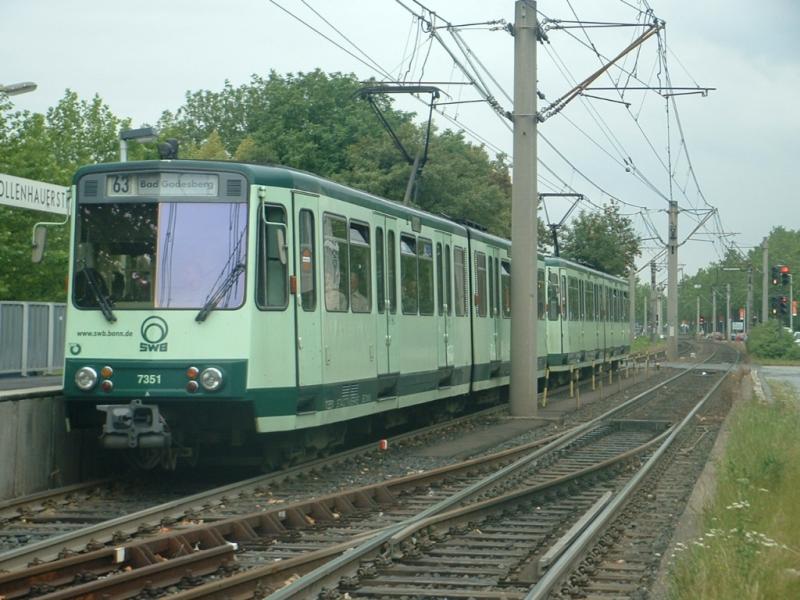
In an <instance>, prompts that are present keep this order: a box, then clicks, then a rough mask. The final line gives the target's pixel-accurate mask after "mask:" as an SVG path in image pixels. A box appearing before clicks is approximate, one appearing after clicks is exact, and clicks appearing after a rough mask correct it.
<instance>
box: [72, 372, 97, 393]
mask: <svg viewBox="0 0 800 600" xmlns="http://www.w3.org/2000/svg"><path fill="white" fill-rule="evenodd" d="M75 385H77V386H78V388H79V389H80V390H82V391H84V392H88V391H89V390H91V389H92V388H93V387H94V386H96V385H97V371H95V370H94V369H93V368H92V367H81V368H80V369H78V370H77V371H76V372H75Z"/></svg>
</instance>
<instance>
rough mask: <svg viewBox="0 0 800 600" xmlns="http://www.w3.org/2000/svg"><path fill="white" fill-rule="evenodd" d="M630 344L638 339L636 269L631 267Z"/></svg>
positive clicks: (629, 295) (629, 296)
mask: <svg viewBox="0 0 800 600" xmlns="http://www.w3.org/2000/svg"><path fill="white" fill-rule="evenodd" d="M628 327H629V328H630V333H629V335H628V343H630V344H631V345H632V344H633V339H634V338H635V337H636V267H635V266H634V265H631V266H630V269H628Z"/></svg>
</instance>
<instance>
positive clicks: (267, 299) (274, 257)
mask: <svg viewBox="0 0 800 600" xmlns="http://www.w3.org/2000/svg"><path fill="white" fill-rule="evenodd" d="M258 258H259V267H258V277H257V281H256V303H257V304H258V306H259V307H260V308H267V309H283V308H286V307H287V306H288V304H289V278H288V271H287V268H288V265H287V262H288V261H287V260H286V211H285V210H284V208H283V207H282V206H277V205H274V204H265V205H264V220H263V221H262V222H261V235H260V238H259V249H258Z"/></svg>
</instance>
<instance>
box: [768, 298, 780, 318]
mask: <svg viewBox="0 0 800 600" xmlns="http://www.w3.org/2000/svg"><path fill="white" fill-rule="evenodd" d="M769 302H770V312H771V313H772V314H773V315H777V314H778V297H777V296H772V297H771V298H770V299H769Z"/></svg>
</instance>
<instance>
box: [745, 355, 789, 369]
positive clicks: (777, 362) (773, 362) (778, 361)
mask: <svg viewBox="0 0 800 600" xmlns="http://www.w3.org/2000/svg"><path fill="white" fill-rule="evenodd" d="M751 360H752V362H756V363H758V364H759V365H765V366H769V367H797V366H800V360H797V359H790V358H764V357H762V356H753V357H752V359H751Z"/></svg>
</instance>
